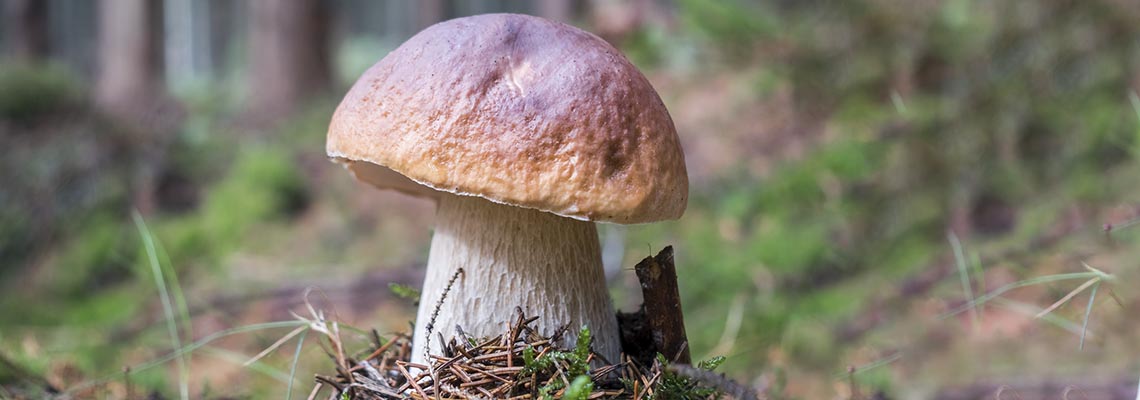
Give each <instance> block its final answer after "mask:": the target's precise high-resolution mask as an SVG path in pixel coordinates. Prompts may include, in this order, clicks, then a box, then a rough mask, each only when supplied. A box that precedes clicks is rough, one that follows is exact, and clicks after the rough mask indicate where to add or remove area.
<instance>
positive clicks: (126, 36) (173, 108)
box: [95, 0, 183, 215]
mask: <svg viewBox="0 0 1140 400" xmlns="http://www.w3.org/2000/svg"><path fill="white" fill-rule="evenodd" d="M98 12H99V20H98V39H97V40H98V53H97V54H98V75H97V77H96V82H95V102H96V106H97V107H98V108H99V110H100V111H102V113H103V114H104V115H106V116H107V117H109V118H110V120H111V122H112V123H114V124H115V126H116V127H117V128H118V129H119V130H120V131H121V132H123V134H125V135H126V136H127V137H129V138H130V143H131V146H132V149H131V150H132V153H133V154H132V161H134V162H135V163H137V164H136V165H135V166H134V167H133V168H132V173H133V176H132V177H131V183H130V186H131V193H132V202H133V206H134V207H135V208H136V209H138V210H139V211H140V212H142V213H143V214H144V215H145V214H150V213H151V212H153V211H154V209H155V208H156V205H155V196H154V193H155V191H154V187H155V176H156V175H157V174H158V171H159V170H160V169H161V168H162V165H163V164H164V160H165V156H166V148H167V145H168V144H169V142H170V139H171V138H172V137H173V135H170V134H169V132H173V131H174V129H173V128H174V127H175V126H177V125H178V124H179V121H180V120H181V119H182V116H183V115H182V110H181V108H180V107H179V105H178V104H177V103H176V102H175V101H174V100H173V99H171V98H170V97H168V96H166V89H165V81H164V74H163V59H162V49H163V40H164V35H163V30H162V29H163V24H162V21H163V2H162V1H159V0H104V1H101V2H99V11H98Z"/></svg>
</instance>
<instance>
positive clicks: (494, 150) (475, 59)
mask: <svg viewBox="0 0 1140 400" xmlns="http://www.w3.org/2000/svg"><path fill="white" fill-rule="evenodd" d="M327 150H328V155H329V157H331V158H332V159H333V160H334V161H336V162H339V163H342V164H343V165H345V167H346V168H348V169H349V170H350V171H351V172H352V173H353V174H354V175H355V177H356V178H357V179H358V180H361V181H364V182H367V183H370V184H372V185H374V186H377V187H380V188H393V189H397V190H400V191H403V192H406V193H410V194H415V195H421V196H427V197H431V198H435V199H437V200H438V211H437V217H436V228H435V233H434V236H433V237H432V243H431V252H430V254H429V257H428V265H427V274H426V277H425V279H424V285H423V290H422V293H421V296H422V297H421V299H420V308H419V312H418V315H417V318H416V326H415V333H414V339H413V343H414V345H413V346H414V347H413V357H412V360H413V361H414V362H420V363H423V362H424V361H425V360H426V359H427V358H426V354H425V351H429V352H432V353H433V354H434V353H435V352H436V351H439V345H438V340H436V338H435V336H436V335H437V334H440V335H442V336H443V337H444V338H451V337H453V335H454V334H455V333H456V330H455V328H456V326H461V327H462V329H463V330H464V331H465V332H466V333H467V334H469V335H471V336H473V337H481V336H486V337H489V336H494V335H497V334H499V333H501V332H503V331H504V326H505V325H506V324H507V323H508V321H509V320H511V319H512V317H513V315H514V310H515V308H516V307H521V308H522V309H523V310H524V311H525V312H526V313H527V315H533V316H538V317H540V318H539V329H540V331H541V332H542V333H543V334H545V335H550V334H552V333H554V332H555V331H556V330H557V329H558V328H559V327H561V326H564V325H568V326H569V327H570V328H571V329H570V330H569V332H568V334H567V335H566V336H565V338H564V341H565V342H564V343H563V344H564V345H570V344H572V343H573V342H574V341H575V339H576V338H575V336H576V335H575V333H576V332H577V328H578V327H580V326H582V325H586V326H588V327H589V329H590V330H591V331H592V333H593V334H592V337H593V340H594V342H593V348H594V351H596V352H597V353H598V354H600V355H602V356H603V357H605V358H606V359H608V360H610V361H613V362H616V361H618V355H619V354H620V352H621V345H620V341H619V333H618V327H617V321H616V319H615V316H614V310H613V306H612V304H611V301H610V299H609V295H608V292H607V290H606V284H605V277H604V275H603V270H602V263H601V256H600V251H599V245H598V236H597V230H596V228H595V226H594V221H599V222H610V223H620V224H632V223H646V222H653V221H658V220H663V219H676V218H679V217H680V216H681V214H682V213H683V212H684V210H685V205H686V203H687V198H688V177H687V175H686V172H685V162H684V154H683V153H682V151H681V146H680V143H679V140H678V138H677V133H676V131H675V128H674V127H673V121H672V120H671V119H670V117H669V113H668V111H667V110H666V109H665V105H664V104H663V103H662V101H661V99H660V97H658V95H657V93H656V91H654V90H653V87H652V86H650V84H649V81H648V80H646V78H645V76H643V75H642V74H641V73H640V72H639V71H638V70H637V68H636V67H634V66H633V65H632V64H631V63H630V62H629V61H628V60H626V58H625V57H623V56H622V55H621V53H619V52H618V51H617V50H616V49H614V48H613V47H612V46H610V45H609V44H607V43H606V42H605V41H603V40H601V39H599V38H598V37H597V36H594V35H592V34H590V33H587V32H584V31H582V30H579V29H577V28H574V27H571V26H569V25H566V24H562V23H559V22H554V21H549V20H545V19H542V18H537V17H531V16H525V15H514V14H492V15H479V16H474V17H466V18H459V19H454V20H450V21H446V22H442V23H439V24H436V25H434V26H431V27H429V28H427V29H426V30H424V31H423V32H420V33H419V34H417V35H415V36H414V37H412V38H411V39H409V40H408V41H407V42H405V43H404V44H403V45H401V46H400V47H399V48H397V49H396V50H394V51H392V52H391V53H390V54H388V55H387V56H386V57H384V58H383V59H382V60H380V61H379V62H378V63H377V64H376V65H374V66H372V67H371V68H370V69H369V70H368V71H367V72H365V73H364V75H363V76H362V77H361V78H360V79H359V80H358V81H357V82H356V84H355V85H353V87H352V89H351V90H350V91H349V92H348V94H347V95H346V96H345V98H344V100H343V101H342V102H341V103H340V106H339V107H337V110H336V113H335V114H334V115H333V119H332V122H331V123H330V125H329V132H328V143H327ZM460 268H462V269H463V271H464V274H463V275H462V276H460V277H459V278H458V279H457V280H456V282H455V283H454V286H453V287H452V288H451V289H450V291H449V292H448V294H447V296H446V298H444V299H442V301H441V297H442V295H443V292H444V288H445V286H446V285H447V283H448V281H449V280H451V279H452V277H453V276H456V272H457V271H458V270H459V269H460ZM437 306H439V309H438V316H437V317H436V319H435V321H434V324H432V327H433V330H434V331H433V333H432V334H431V336H432V337H431V338H429V337H428V332H427V328H428V326H427V325H428V320H429V318H430V317H431V315H432V313H433V312H434V311H436V310H435V308H436V307H437ZM429 341H430V346H429ZM429 348H430V350H428V349H429Z"/></svg>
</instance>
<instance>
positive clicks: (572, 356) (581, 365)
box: [518, 325, 593, 399]
mask: <svg viewBox="0 0 1140 400" xmlns="http://www.w3.org/2000/svg"><path fill="white" fill-rule="evenodd" d="M591 341H592V339H591V338H590V329H589V327H587V326H585V325H583V326H582V329H580V330H578V342H577V343H576V344H575V346H574V350H573V351H569V352H566V351H549V352H546V353H544V354H543V355H542V356H541V357H537V358H536V357H535V354H534V348H533V347H530V346H528V347H527V348H525V349H523V368H522V370H520V371H519V373H518V376H519V377H526V376H530V375H535V374H542V375H549V374H553V373H555V372H557V370H558V369H559V368H561V369H564V370H565V374H566V376H570V377H573V379H574V380H573V381H572V382H571V385H570V387H568V388H567V389H566V392H565V394H564V395H563V397H562V398H564V399H584V398H586V397H589V395H590V393H591V391H593V383H592V382H591V381H590V376H589V373H590V363H589V361H588V360H589V359H590V342H591ZM556 363H560V365H561V366H560V367H556V365H555V364H556ZM582 379H585V381H584V382H579V381H581V380H582ZM563 387H565V383H563V382H562V381H561V380H554V381H553V382H551V383H550V384H548V385H545V386H543V387H541V388H539V396H540V397H541V398H543V399H552V398H553V395H552V393H554V392H557V391H558V390H560V389H562V388H563ZM571 393H573V395H571Z"/></svg>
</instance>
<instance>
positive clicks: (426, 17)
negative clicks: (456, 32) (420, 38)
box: [418, 0, 444, 29]
mask: <svg viewBox="0 0 1140 400" xmlns="http://www.w3.org/2000/svg"><path fill="white" fill-rule="evenodd" d="M419 4H420V9H419V21H418V22H419V27H418V28H419V29H424V28H427V27H429V26H432V25H434V24H435V23H437V22H440V21H443V18H444V9H443V0H420V1H419Z"/></svg>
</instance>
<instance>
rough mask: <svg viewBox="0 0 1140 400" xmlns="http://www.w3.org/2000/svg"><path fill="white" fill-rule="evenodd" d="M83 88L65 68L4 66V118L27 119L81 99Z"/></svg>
mask: <svg viewBox="0 0 1140 400" xmlns="http://www.w3.org/2000/svg"><path fill="white" fill-rule="evenodd" d="M81 96H82V90H81V89H80V87H79V85H78V84H77V83H76V82H75V80H74V78H72V76H71V75H70V74H68V73H67V71H65V70H64V69H63V68H60V67H57V66H52V65H0V120H10V121H19V122H25V121H29V120H31V119H33V118H36V117H39V116H43V115H45V114H48V113H51V112H58V111H60V110H62V109H64V108H67V107H70V106H73V105H75V104H76V103H78V102H79V101H80V98H81Z"/></svg>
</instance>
